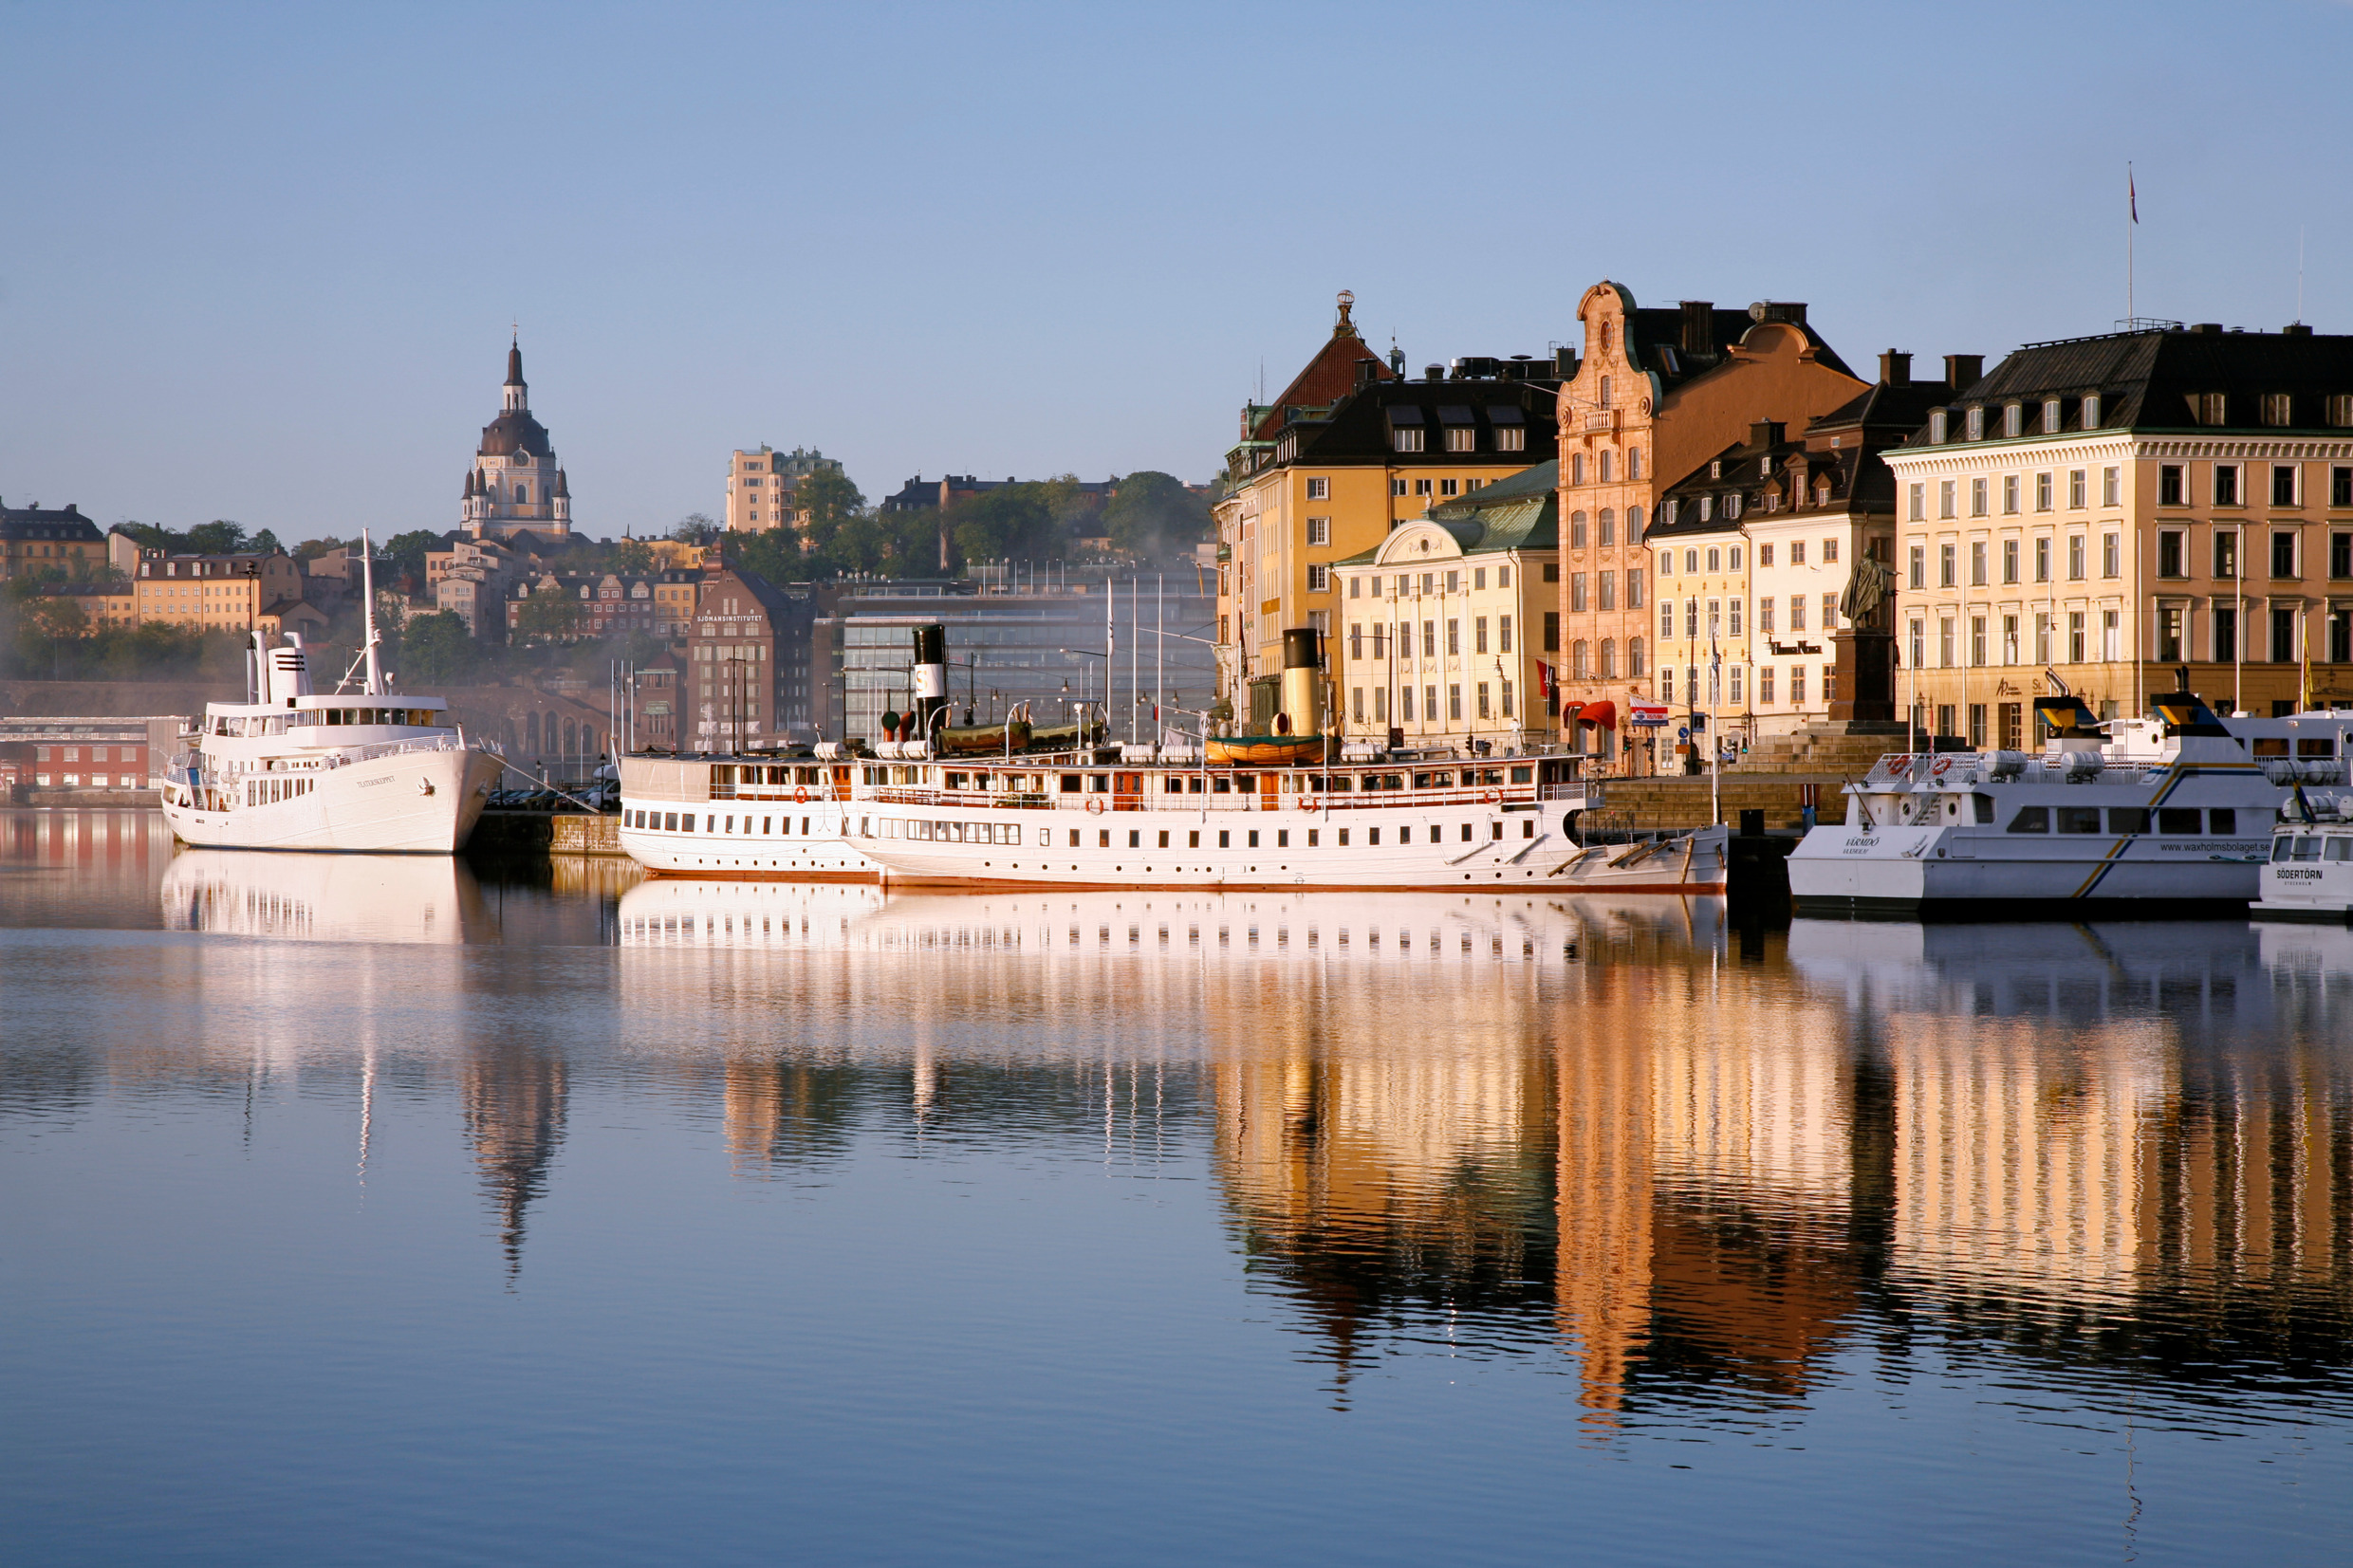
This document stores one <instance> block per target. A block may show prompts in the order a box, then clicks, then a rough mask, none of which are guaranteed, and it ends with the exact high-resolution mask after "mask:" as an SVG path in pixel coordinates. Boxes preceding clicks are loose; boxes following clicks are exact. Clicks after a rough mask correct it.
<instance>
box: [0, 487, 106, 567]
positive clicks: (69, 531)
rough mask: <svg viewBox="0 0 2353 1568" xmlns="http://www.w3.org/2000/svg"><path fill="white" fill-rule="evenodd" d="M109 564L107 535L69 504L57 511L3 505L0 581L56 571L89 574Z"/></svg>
mask: <svg viewBox="0 0 2353 1568" xmlns="http://www.w3.org/2000/svg"><path fill="white" fill-rule="evenodd" d="M105 564H106V536H105V535H103V534H102V533H100V532H99V531H98V525H97V524H95V523H93V522H91V521H90V520H89V519H88V518H86V517H84V516H83V515H82V512H81V510H80V508H79V507H76V506H75V505H74V504H73V503H72V502H70V501H68V502H67V503H66V504H65V506H63V507H57V508H55V509H48V508H45V507H37V506H35V507H9V506H0V580H6V579H9V578H12V577H22V576H25V575H27V574H29V573H35V572H45V571H55V572H60V573H63V574H65V575H68V576H72V575H87V574H88V573H90V572H92V571H95V570H99V569H102V567H103V566H104V565H105Z"/></svg>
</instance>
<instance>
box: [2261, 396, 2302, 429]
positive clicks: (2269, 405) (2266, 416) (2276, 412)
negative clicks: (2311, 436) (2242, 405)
mask: <svg viewBox="0 0 2353 1568" xmlns="http://www.w3.org/2000/svg"><path fill="white" fill-rule="evenodd" d="M2295 401H2296V400H2295V399H2294V398H2293V397H2289V396H2288V394H2287V393H2285V392H2267V393H2265V394H2264V395H2263V422H2264V423H2265V424H2267V425H2288V424H2293V423H2294V422H2295V421H2294V420H2293V419H2291V418H2290V417H2289V415H2291V414H2292V413H2293V412H2294V411H2295Z"/></svg>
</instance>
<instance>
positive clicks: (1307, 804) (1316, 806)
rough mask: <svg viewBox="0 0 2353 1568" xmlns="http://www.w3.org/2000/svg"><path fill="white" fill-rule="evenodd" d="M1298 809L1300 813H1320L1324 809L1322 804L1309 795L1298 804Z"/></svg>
mask: <svg viewBox="0 0 2353 1568" xmlns="http://www.w3.org/2000/svg"><path fill="white" fill-rule="evenodd" d="M1299 809H1300V810H1302V811H1321V810H1323V809H1324V802H1321V801H1319V800H1317V799H1316V798H1315V797H1314V796H1312V795H1310V796H1308V797H1307V798H1306V800H1304V801H1302V802H1299Z"/></svg>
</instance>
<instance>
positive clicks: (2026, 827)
mask: <svg viewBox="0 0 2353 1568" xmlns="http://www.w3.org/2000/svg"><path fill="white" fill-rule="evenodd" d="M2049 831H2050V807H2048V806H2047V805H2022V806H2020V807H2019V808H2018V815H2016V816H2015V817H2012V818H2011V819H2010V832H2012V833H2048V832H2049Z"/></svg>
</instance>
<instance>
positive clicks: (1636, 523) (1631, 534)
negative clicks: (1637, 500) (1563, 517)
mask: <svg viewBox="0 0 2353 1568" xmlns="http://www.w3.org/2000/svg"><path fill="white" fill-rule="evenodd" d="M1593 542H1594V543H1595V544H1599V545H1601V546H1602V547H1603V548H1604V549H1606V548H1608V547H1609V546H1610V545H1613V544H1617V543H1618V513H1617V511H1616V510H1615V509H1614V508H1612V507H1603V508H1602V509H1601V510H1600V511H1599V512H1597V513H1595V514H1594V530H1593ZM1641 542H1642V508H1641V507H1627V508H1626V543H1627V544H1640V543H1641ZM1568 547H1569V548H1570V549H1572V550H1582V549H1584V547H1585V514H1584V513H1583V512H1570V513H1569V514H1568Z"/></svg>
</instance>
